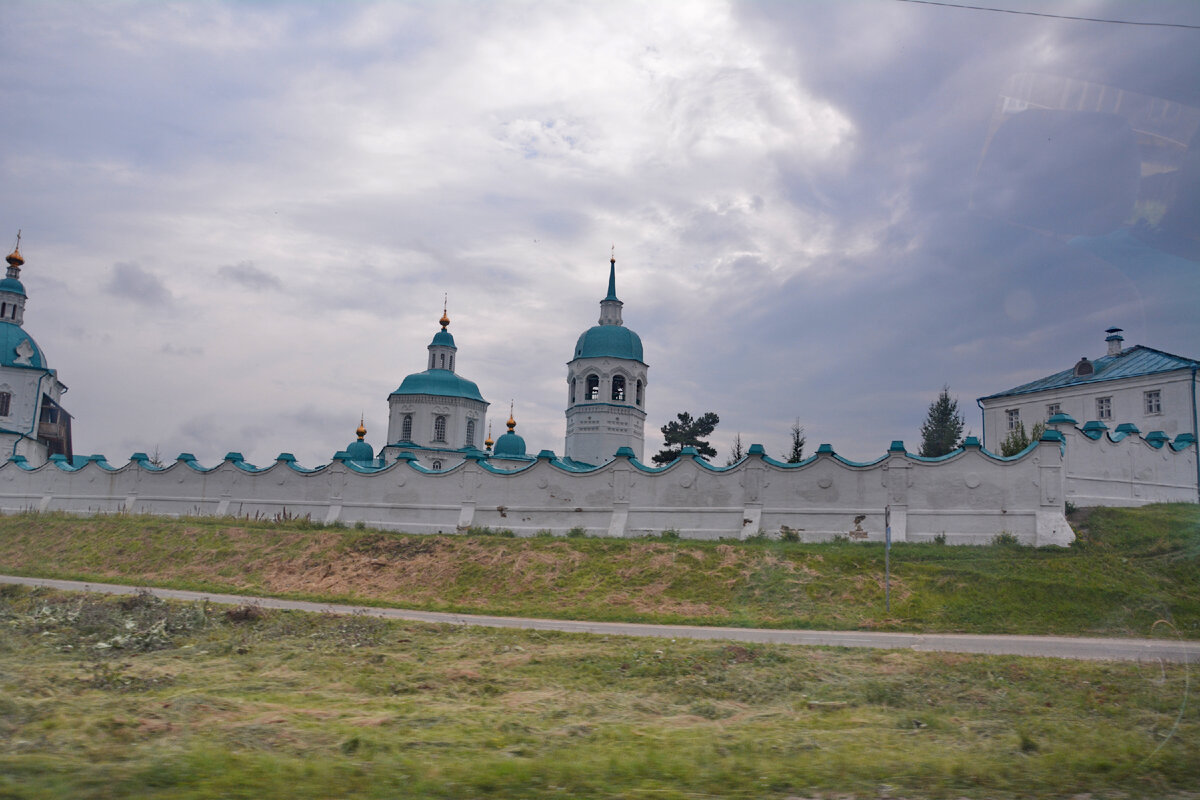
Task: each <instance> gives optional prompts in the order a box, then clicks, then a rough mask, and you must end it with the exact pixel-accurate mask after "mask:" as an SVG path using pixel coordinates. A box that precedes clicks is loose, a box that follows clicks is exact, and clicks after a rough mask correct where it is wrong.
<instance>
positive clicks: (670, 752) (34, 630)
mask: <svg viewBox="0 0 1200 800" xmlns="http://www.w3.org/2000/svg"><path fill="white" fill-rule="evenodd" d="M1187 669H1188V668H1187V667H1186V666H1184V665H1157V664H1142V665H1139V664H1127V663H1090V662H1071V661H1060V660H1051V659H1022V658H1011V657H988V656H966V655H957V654H936V653H914V652H908V651H886V652H885V651H851V650H838V649H830V648H793V647H784V646H771V645H741V644H730V643H721V642H698V641H685V640H678V641H675V640H668V639H628V638H623V637H597V636H583V635H570V634H555V633H539V632H534V631H516V630H485V629H478V628H463V627H461V626H433V625H423V624H414V623H397V622H387V621H383V620H378V619H374V618H368V617H332V616H327V615H319V614H300V613H291V612H273V611H263V610H261V609H255V608H242V609H229V610H226V609H222V608H217V607H214V606H206V605H203V604H188V605H185V604H173V603H164V602H162V601H159V600H155V599H154V598H152V597H149V596H145V595H143V596H135V597H122V598H112V597H101V596H96V595H73V594H67V593H57V592H51V591H48V590H28V589H24V588H22V587H3V588H2V589H0V797H4V798H60V797H71V798H82V799H84V800H88V799H90V798H111V797H139V798H154V799H157V798H164V799H165V798H171V799H173V800H174V799H182V798H210V797H229V798H262V797H288V798H327V797H349V798H407V797H432V798H458V797H469V798H488V797H521V798H543V797H546V798H548V797H590V798H609V797H612V798H616V797H621V798H698V797H699V798H708V797H723V798H724V797H733V798H785V797H826V798H832V797H838V798H847V797H879V796H892V797H904V798H960V797H968V798H994V799H997V800H998V799H1001V798H1021V797H1032V796H1038V797H1064V798H1066V797H1073V796H1076V795H1079V794H1082V793H1089V792H1090V793H1095V794H1096V796H1097V797H1116V796H1121V797H1155V798H1158V797H1171V796H1177V797H1194V795H1193V794H1189V792H1191V791H1193V790H1194V788H1195V787H1196V786H1197V785H1200V761H1197V759H1196V758H1195V753H1196V752H1197V748H1198V747H1200V715H1198V714H1197V712H1196V707H1197V704H1196V703H1195V702H1194V698H1192V699H1191V700H1190V701H1189V699H1188V693H1189V691H1190V686H1191V684H1194V683H1195V682H1196V677H1195V676H1194V675H1190V674H1189V673H1188V671H1187Z"/></svg>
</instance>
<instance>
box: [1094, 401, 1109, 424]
mask: <svg viewBox="0 0 1200 800" xmlns="http://www.w3.org/2000/svg"><path fill="white" fill-rule="evenodd" d="M1096 419H1112V398H1111V397H1097V398H1096Z"/></svg>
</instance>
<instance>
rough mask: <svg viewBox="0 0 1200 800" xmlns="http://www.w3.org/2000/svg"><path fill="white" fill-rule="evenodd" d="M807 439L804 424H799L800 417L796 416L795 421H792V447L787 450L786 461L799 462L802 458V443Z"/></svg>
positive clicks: (790, 462)
mask: <svg viewBox="0 0 1200 800" xmlns="http://www.w3.org/2000/svg"><path fill="white" fill-rule="evenodd" d="M807 441H808V439H807V438H805V436H804V426H803V425H801V424H800V418H799V417H796V421H795V422H793V423H792V449H791V450H789V451H788V454H787V463H789V464H799V463H800V462H801V461H803V460H804V445H805V443H806V442H807Z"/></svg>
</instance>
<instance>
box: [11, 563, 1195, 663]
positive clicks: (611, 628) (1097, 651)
mask: <svg viewBox="0 0 1200 800" xmlns="http://www.w3.org/2000/svg"><path fill="white" fill-rule="evenodd" d="M0 583H15V584H21V585H24V586H47V587H50V588H54V589H63V590H66V591H72V592H102V593H105V594H134V593H136V592H139V591H149V592H151V593H152V594H154V595H155V596H157V597H161V598H164V599H170V600H208V601H209V602H211V603H221V604H224V605H247V604H251V605H257V606H261V607H262V608H278V609H287V610H291V611H309V612H316V613H324V614H363V615H366V616H371V617H382V618H384V619H403V620H414V621H417V622H434V623H441V624H450V625H479V626H482V627H485V628H525V629H528V630H539V631H566V632H569V633H593V634H603V635H613V636H654V637H660V638H667V639H676V638H678V639H722V640H726V641H736V642H764V643H774V644H793V645H820V646H825V647H874V648H882V649H907V650H918V651H925V652H948V653H986V654H991V655H1014V656H1042V657H1046V658H1073V659H1084V660H1110V661H1169V662H1177V663H1196V662H1200V642H1188V641H1181V640H1179V639H1167V638H1163V639H1099V638H1083V637H1071V636H981V635H973V634H961V633H877V632H873V631H798V630H774V629H770V628H717V627H706V626H702V625H647V624H642V623H636V622H584V621H576V620H563V619H534V618H524V617H492V616H487V615H481V614H448V613H443V612H437V611H410V610H408V609H402V608H377V607H373V606H348V605H335V604H330V603H310V602H305V601H303V600H281V599H279V598H275V597H251V596H248V595H233V594H213V593H211V592H189V591H183V590H179V589H156V588H152V587H137V586H123V585H118V584H109V583H84V582H81V581H60V580H51V579H47V578H21V577H16V576H11V575H0Z"/></svg>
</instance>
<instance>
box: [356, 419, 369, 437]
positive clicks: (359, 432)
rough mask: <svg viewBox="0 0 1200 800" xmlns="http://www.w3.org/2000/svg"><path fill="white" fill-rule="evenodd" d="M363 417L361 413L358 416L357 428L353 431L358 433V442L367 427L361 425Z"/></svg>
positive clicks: (364, 434)
mask: <svg viewBox="0 0 1200 800" xmlns="http://www.w3.org/2000/svg"><path fill="white" fill-rule="evenodd" d="M365 419H366V417H364V416H363V415H361V414H360V415H359V417H358V430H356V431H355V433H356V434H358V440H359V441H360V442H361V441H362V440H363V437H364V436H366V435H367V429H366V427H364V426H363V420H365Z"/></svg>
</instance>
